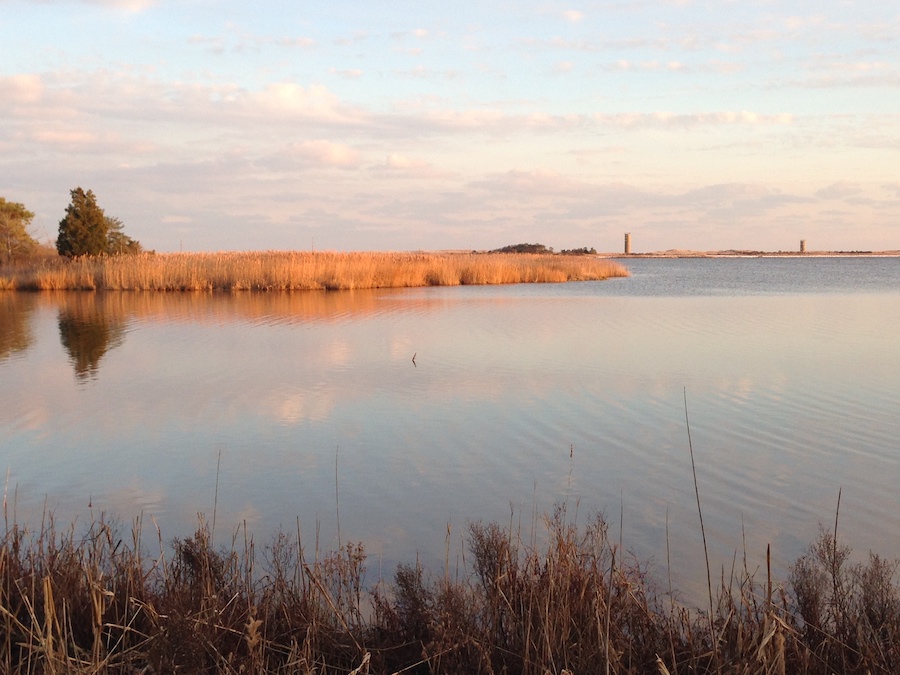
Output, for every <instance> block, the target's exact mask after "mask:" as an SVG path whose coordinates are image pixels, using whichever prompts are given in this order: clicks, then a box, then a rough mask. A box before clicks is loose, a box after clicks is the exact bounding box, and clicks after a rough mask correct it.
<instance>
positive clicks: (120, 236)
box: [106, 216, 144, 255]
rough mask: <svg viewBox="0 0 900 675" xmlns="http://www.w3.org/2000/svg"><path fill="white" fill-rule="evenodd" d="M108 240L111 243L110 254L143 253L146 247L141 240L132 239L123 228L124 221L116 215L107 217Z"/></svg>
mask: <svg viewBox="0 0 900 675" xmlns="http://www.w3.org/2000/svg"><path fill="white" fill-rule="evenodd" d="M106 226H107V228H106V231H107V233H108V234H107V237H106V238H107V241H108V243H109V247H108V252H109V254H110V255H124V254H126V253H127V254H136V253H141V252H142V251H143V250H144V247H143V246H141V242H139V241H137V240H135V239H132V238H131V237H129V236H128V235H127V234H125V233H124V232H123V231H122V230H123V229H124V227H125V226H124V225H123V224H122V221H121V220H119V219H118V218H115V217H110V216H107V217H106Z"/></svg>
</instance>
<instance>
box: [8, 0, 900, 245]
mask: <svg viewBox="0 0 900 675" xmlns="http://www.w3.org/2000/svg"><path fill="white" fill-rule="evenodd" d="M898 56H900V5H898V4H897V3H896V0H866V1H859V2H857V1H854V0H819V1H818V2H807V1H806V0H793V1H790V2H784V1H780V2H776V1H772V0H757V1H754V0H745V1H743V2H732V1H729V0H720V1H718V2H716V1H709V2H703V1H700V0H634V1H633V2H617V1H610V2H602V1H601V2H559V3H558V2H552V1H550V2H532V1H530V0H523V1H517V2H507V1H500V2H490V3H484V2H455V3H447V2H430V1H426V2H390V1H388V2H383V3H371V2H358V1H357V0H352V1H346V2H338V3H336V2H333V1H332V2H318V1H314V2H302V3H301V2H281V1H278V2H264V3H250V2H225V1H216V0H206V1H198V2H176V1H169V0H156V1H154V0H95V1H87V0H83V1H55V0H43V1H23V0H0V92H3V94H2V95H0V196H4V197H5V198H6V199H8V200H11V201H17V202H22V203H24V204H25V205H26V206H27V207H28V208H29V209H30V210H32V211H34V212H35V214H36V218H35V221H34V225H33V231H34V234H36V235H37V236H38V237H39V238H41V239H44V238H47V239H55V237H56V231H57V227H58V224H59V220H60V218H62V216H63V214H64V211H65V207H66V205H67V204H68V202H69V190H71V189H72V188H74V187H76V186H80V187H83V188H85V189H91V190H93V191H94V193H95V194H96V195H97V198H98V201H99V203H100V205H101V206H102V207H103V208H104V209H105V210H106V212H107V214H108V215H112V216H116V217H118V218H119V219H121V220H122V221H123V222H124V224H125V231H126V232H128V233H129V234H131V236H133V237H135V238H137V239H139V240H140V241H141V242H142V243H143V244H144V245H145V246H146V247H148V248H152V249H156V250H158V251H177V250H180V249H183V250H189V251H217V250H251V249H256V250H262V249H301V250H308V249H310V248H315V249H317V250H325V249H332V250H413V249H490V248H496V247H500V246H504V245H507V244H512V243H518V242H525V241H528V242H540V243H543V244H545V245H547V246H553V247H554V248H557V249H561V248H572V247H580V246H589V247H590V246H593V247H595V248H597V249H598V250H601V251H616V250H620V249H621V245H622V235H623V233H624V232H631V234H632V239H633V250H638V251H639V250H648V251H656V250H667V249H676V248H685V249H701V250H711V249H723V248H744V249H747V248H749V249H766V250H793V249H796V248H797V247H798V245H799V241H800V239H806V240H807V241H808V246H809V248H810V249H813V250H822V249H841V250H857V249H862V250H884V249H900V59H898Z"/></svg>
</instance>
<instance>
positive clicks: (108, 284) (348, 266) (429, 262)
mask: <svg viewBox="0 0 900 675" xmlns="http://www.w3.org/2000/svg"><path fill="white" fill-rule="evenodd" d="M627 274H628V271H627V270H626V269H625V267H623V266H622V265H620V264H619V263H617V262H615V261H612V260H605V259H599V258H593V257H590V256H563V255H527V254H518V255H516V254H491V253H483V254H478V253H331V252H318V253H314V252H309V253H299V252H264V253H209V254H206V253H168V254H142V255H137V256H113V257H99V258H78V259H74V260H66V259H46V260H42V261H40V262H39V263H36V264H19V265H15V266H9V267H6V268H3V269H0V290H2V289H9V290H42V291H45V290H123V291H200V290H226V291H243V290H253V291H274V290H284V291H295V290H321V289H326V290H349V289H363V288H403V287H414V286H456V285H460V284H512V283H528V282H564V281H584V280H594V279H606V278H608V277H614V276H627Z"/></svg>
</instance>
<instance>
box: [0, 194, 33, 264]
mask: <svg viewBox="0 0 900 675" xmlns="http://www.w3.org/2000/svg"><path fill="white" fill-rule="evenodd" d="M33 218H34V214H33V213H32V212H31V211H28V210H27V209H26V208H25V206H24V205H22V204H17V203H16V202H8V201H6V199H4V198H3V197H0V255H2V256H5V258H6V261H7V262H9V261H10V260H12V258H14V257H16V256H20V255H28V254H29V253H32V252H34V250H35V249H36V248H37V247H38V243H37V242H36V241H35V240H34V238H33V237H32V236H31V235H30V234H28V226H29V225H30V224H31V220H32V219H33Z"/></svg>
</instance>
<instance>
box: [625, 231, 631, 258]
mask: <svg viewBox="0 0 900 675" xmlns="http://www.w3.org/2000/svg"><path fill="white" fill-rule="evenodd" d="M630 254H631V232H626V233H625V255H630Z"/></svg>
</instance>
